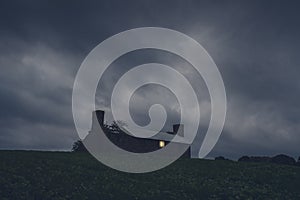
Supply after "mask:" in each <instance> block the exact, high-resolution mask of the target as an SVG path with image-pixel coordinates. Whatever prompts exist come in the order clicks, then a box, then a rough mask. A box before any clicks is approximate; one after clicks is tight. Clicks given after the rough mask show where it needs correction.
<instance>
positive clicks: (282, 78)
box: [0, 1, 300, 157]
mask: <svg viewBox="0 0 300 200" xmlns="http://www.w3.org/2000/svg"><path fill="white" fill-rule="evenodd" d="M297 4H298V3H297V2H296V1H290V2H286V3H284V2H281V1H263V2H260V1H144V2H141V1H106V2H102V1H90V2H88V3H86V2H83V1H82V2H81V1H72V2H67V1H6V2H2V3H1V6H0V24H1V26H0V53H1V55H0V66H1V73H0V95H1V99H0V103H1V104H0V106H1V114H0V124H1V134H0V148H28V149H30V148H34V149H68V148H70V146H71V144H72V141H73V140H75V139H76V138H77V135H76V133H75V129H74V125H73V122H72V113H71V92H72V84H73V81H74V78H75V75H76V72H77V70H78V68H79V66H80V64H81V62H82V60H83V59H84V58H85V56H86V55H87V54H88V53H89V51H90V50H91V49H92V48H94V47H95V46H96V45H97V44H98V43H100V42H101V41H103V40H104V39H106V38H107V37H109V36H111V35H113V34H116V33H118V32H120V31H124V30H127V29H130V28H135V27H141V26H162V27H166V28H171V29H175V30H178V31H181V32H183V33H186V34H188V35H190V36H191V37H193V38H195V39H196V40H197V41H199V42H200V43H201V44H202V45H203V46H204V47H205V48H206V50H207V51H208V52H209V54H210V55H211V56H212V58H213V59H214V61H215V62H216V64H217V66H218V67H219V70H220V72H221V74H222V76H223V80H224V83H225V87H226V90H227V97H228V113H227V120H226V124H225V129H224V132H223V134H222V136H221V138H220V140H219V142H218V144H217V146H216V148H215V149H214V151H213V152H212V154H211V155H217V154H223V155H228V156H232V157H238V156H240V155H241V154H275V153H281V152H283V153H284V152H286V153H289V154H292V155H297V154H300V152H299V149H298V144H299V142H300V135H299V134H300V127H299V125H298V124H299V116H300V109H299V106H300V105H299V101H298V99H299V97H300V92H299V91H300V79H299V78H298V75H299V73H300V68H299V65H300V58H299V55H298V54H299V52H300V47H299V44H300V39H299V35H300V28H299V27H300V22H299V18H300V14H299V12H298V10H297V9H298V8H299V5H297ZM136 55H139V54H136ZM154 57H155V56H154ZM155 58H156V59H157V57H155ZM164 58H165V61H166V62H169V63H171V64H170V65H172V64H174V65H176V64H177V65H181V64H182V63H181V62H180V61H179V60H176V59H175V60H174V59H173V58H172V56H168V55H165V57H164ZM139 59H140V60H141V61H132V57H131V58H130V56H129V57H128V58H127V60H126V59H125V60H124V59H123V60H120V61H123V62H124V63H127V65H130V64H134V63H138V62H142V61H143V60H147V57H146V56H145V55H143V56H141V57H140V58H139ZM148 60H149V59H148ZM160 60H162V59H160ZM122 66H124V65H121V63H120V67H122ZM119 73H121V70H120V69H117V68H116V70H111V74H112V75H111V77H108V78H107V81H105V82H104V85H103V87H104V88H105V91H109V90H110V89H111V86H112V84H113V83H114V81H115V79H116V78H117V77H118V76H119ZM186 75H187V76H190V78H191V79H192V80H193V79H196V78H195V77H193V75H191V71H189V70H187V71H186ZM193 82H194V84H196V86H197V85H199V84H198V82H197V81H196V80H195V81H193ZM204 89H205V87H203V86H202V85H201V86H199V87H198V90H200V91H202V90H204ZM147 91H149V93H148V92H143V91H141V92H139V93H137V94H136V96H135V97H134V99H135V100H136V101H137V102H139V103H137V104H136V105H139V106H137V108H138V107H140V108H141V110H140V112H139V109H137V108H133V113H135V114H134V115H135V118H136V119H140V122H139V123H143V120H145V121H147V117H145V116H146V115H145V114H144V111H145V109H144V108H145V107H147V106H145V107H143V105H144V104H143V103H141V102H143V100H147V99H148V100H149V98H150V97H149V94H152V93H153V94H155V95H157V96H163V97H164V98H166V99H168V101H171V102H173V103H174V104H173V103H172V104H169V105H170V110H169V111H170V112H171V113H172V115H171V116H174V115H175V114H176V109H177V106H173V107H172V105H176V101H175V100H172V99H174V98H173V97H172V95H167V96H168V97H166V94H164V95H162V94H161V93H160V92H158V91H160V90H157V89H151V88H150V89H149V90H147ZM155 92H156V93H155ZM109 98H110V94H107V93H101V95H100V96H99V98H98V99H97V101H98V103H99V105H100V106H103V107H106V108H108V107H109V105H108V103H109V102H108V101H107V100H108V99H109ZM134 99H133V100H134ZM204 99H205V97H204ZM203 105H204V107H205V106H206V105H207V102H206V99H205V101H204V102H203ZM204 109H205V108H204ZM174 113H175V114H174ZM142 116H144V117H142ZM208 116H209V112H208V111H205V112H204V118H209V117H208ZM175 119H176V117H173V118H172V117H171V121H174V120H175Z"/></svg>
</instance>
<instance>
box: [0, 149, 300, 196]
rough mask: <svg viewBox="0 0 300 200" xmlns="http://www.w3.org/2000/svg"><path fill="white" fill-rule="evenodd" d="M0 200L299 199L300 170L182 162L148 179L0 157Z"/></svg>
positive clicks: (59, 159)
mask: <svg viewBox="0 0 300 200" xmlns="http://www.w3.org/2000/svg"><path fill="white" fill-rule="evenodd" d="M0 159H1V162H0V198H1V199H17V200H19V199H116V200H121V199H155V200H158V199H300V167H294V166H285V165H276V164H268V163H238V162H232V161H210V160H199V159H180V160H178V161H176V162H175V163H173V164H172V165H170V166H168V167H166V168H164V169H162V170H159V171H156V172H152V173H147V174H127V173H122V172H118V171H115V170H113V169H110V168H108V167H106V166H104V165H102V164H101V163H99V162H98V161H96V160H95V159H93V158H92V157H91V156H89V154H87V153H62V152H34V151H0Z"/></svg>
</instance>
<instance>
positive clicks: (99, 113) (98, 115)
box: [92, 110, 105, 127]
mask: <svg viewBox="0 0 300 200" xmlns="http://www.w3.org/2000/svg"><path fill="white" fill-rule="evenodd" d="M104 113H105V112H104V111H103V110H96V111H94V112H93V116H92V118H93V119H92V120H93V121H92V126H93V125H94V124H95V123H99V124H100V127H103V125H104Z"/></svg>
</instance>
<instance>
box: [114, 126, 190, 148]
mask: <svg viewBox="0 0 300 200" xmlns="http://www.w3.org/2000/svg"><path fill="white" fill-rule="evenodd" d="M120 129H121V130H122V131H124V132H125V133H127V134H128V135H131V136H132V137H137V136H135V135H133V134H131V133H130V131H129V130H128V129H130V130H131V131H134V132H136V133H138V132H143V133H146V135H153V136H151V137H142V138H144V139H150V140H163V141H168V142H171V141H172V142H175V143H182V144H189V142H188V140H187V139H186V138H184V137H182V136H179V135H175V134H170V133H167V132H162V131H160V132H157V131H153V130H146V129H139V128H132V127H130V128H128V127H126V126H120ZM137 138H141V137H137Z"/></svg>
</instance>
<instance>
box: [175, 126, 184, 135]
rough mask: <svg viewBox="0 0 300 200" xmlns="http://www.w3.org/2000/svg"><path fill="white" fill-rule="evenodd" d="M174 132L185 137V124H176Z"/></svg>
mask: <svg viewBox="0 0 300 200" xmlns="http://www.w3.org/2000/svg"><path fill="white" fill-rule="evenodd" d="M173 133H174V134H177V135H178V136H181V137H184V125H183V124H174V125H173Z"/></svg>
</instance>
